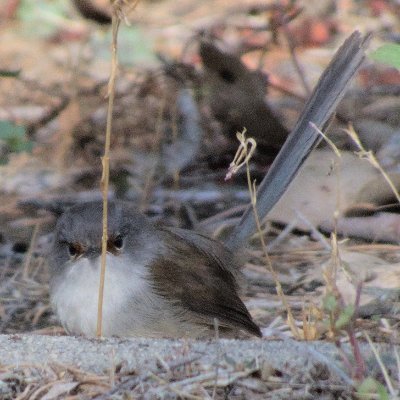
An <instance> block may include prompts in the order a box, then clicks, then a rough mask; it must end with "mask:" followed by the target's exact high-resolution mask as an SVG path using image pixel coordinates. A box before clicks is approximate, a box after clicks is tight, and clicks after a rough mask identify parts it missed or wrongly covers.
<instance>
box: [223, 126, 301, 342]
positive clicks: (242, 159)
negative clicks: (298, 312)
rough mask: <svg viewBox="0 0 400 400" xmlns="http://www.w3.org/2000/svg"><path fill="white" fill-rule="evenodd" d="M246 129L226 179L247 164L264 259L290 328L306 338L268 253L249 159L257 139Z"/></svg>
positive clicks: (297, 336) (249, 186)
mask: <svg viewBox="0 0 400 400" xmlns="http://www.w3.org/2000/svg"><path fill="white" fill-rule="evenodd" d="M245 134H246V130H243V132H238V133H236V137H237V139H238V140H239V142H240V145H239V148H238V150H237V152H236V154H235V157H234V159H233V161H232V162H231V164H230V165H229V171H228V173H227V175H226V178H225V179H229V178H230V177H231V176H232V175H233V174H235V173H236V172H237V171H238V170H239V169H240V168H241V167H242V166H244V165H245V166H246V175H247V184H248V190H249V193H250V197H251V205H252V208H253V213H254V219H255V222H256V227H257V233H258V235H259V238H260V242H261V247H262V252H263V255H264V259H265V261H266V265H267V266H268V269H269V271H270V273H271V275H272V277H273V279H274V282H275V287H276V292H277V294H278V296H279V298H280V299H281V301H282V304H283V306H284V308H285V310H286V312H287V321H288V325H289V327H290V330H291V331H292V334H293V335H294V336H295V337H296V338H299V339H304V338H305V337H304V332H303V333H301V332H300V330H299V329H298V328H297V326H296V321H295V319H294V316H293V313H292V310H291V308H290V306H289V303H288V301H287V299H286V296H285V295H284V293H283V289H282V285H281V283H280V282H279V278H278V275H277V273H276V272H275V270H274V268H273V266H272V262H271V259H270V257H269V255H268V250H267V245H266V243H265V239H264V235H263V231H262V228H261V222H260V219H259V216H258V213H257V190H256V182H255V181H254V182H252V180H251V176H250V166H249V161H250V159H251V156H252V154H253V153H254V150H255V148H256V141H255V140H254V139H252V138H246V135H245Z"/></svg>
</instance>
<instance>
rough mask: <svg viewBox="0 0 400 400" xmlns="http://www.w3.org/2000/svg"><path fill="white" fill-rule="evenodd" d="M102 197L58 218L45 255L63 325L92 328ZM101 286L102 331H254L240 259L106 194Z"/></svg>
mask: <svg viewBox="0 0 400 400" xmlns="http://www.w3.org/2000/svg"><path fill="white" fill-rule="evenodd" d="M101 239H102V203H101V202H100V201H96V202H89V203H84V204H80V205H77V206H75V207H72V208H71V209H70V210H69V211H67V212H65V213H64V215H63V216H62V217H61V218H60V219H59V221H58V223H57V228H56V235H55V242H54V247H53V251H52V254H51V256H50V266H51V283H50V292H51V301H52V304H53V307H54V309H55V310H56V312H57V314H58V316H59V318H60V320H61V323H62V325H63V326H64V328H65V329H66V331H67V332H69V333H75V334H83V335H85V336H95V334H96V321H97V302H98V288H99V279H100V273H99V271H100V255H101ZM106 265H107V268H106V276H105V287H104V302H103V304H104V306H103V321H104V322H103V335H104V336H114V335H115V336H154V337H163V336H168V337H171V336H174V337H175V336H196V337H199V336H202V335H204V334H207V331H208V329H209V328H211V327H212V326H213V321H214V318H218V321H219V325H220V327H221V329H222V330H229V328H242V329H244V330H246V331H248V332H250V333H252V334H255V335H258V336H260V335H261V333H260V329H259V328H258V326H257V325H256V324H255V323H254V322H253V320H252V318H251V316H250V314H249V312H248V311H247V309H246V307H245V305H244V304H243V303H242V301H241V300H240V298H239V296H238V294H237V292H238V285H237V276H238V274H239V265H238V263H237V262H236V261H235V257H234V256H233V253H232V252H230V251H229V250H228V249H227V248H226V247H225V246H224V245H223V244H222V243H220V242H218V241H216V240H213V239H210V238H208V237H206V236H203V235H201V234H199V233H195V232H193V231H188V230H184V229H177V228H167V227H161V226H156V225H154V224H152V223H151V222H150V221H149V220H148V219H147V218H146V217H145V216H144V215H142V214H140V213H138V212H137V211H135V210H134V208H133V206H132V205H129V204H127V203H123V202H111V203H110V204H109V208H108V242H107V261H106Z"/></svg>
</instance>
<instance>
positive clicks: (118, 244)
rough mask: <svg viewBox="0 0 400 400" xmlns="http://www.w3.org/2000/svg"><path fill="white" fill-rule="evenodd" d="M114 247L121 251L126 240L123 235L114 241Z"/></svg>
mask: <svg viewBox="0 0 400 400" xmlns="http://www.w3.org/2000/svg"><path fill="white" fill-rule="evenodd" d="M113 245H114V247H115V248H116V249H117V250H121V249H122V246H123V245H124V238H123V237H122V236H121V235H118V236H116V237H115V238H114V240H113Z"/></svg>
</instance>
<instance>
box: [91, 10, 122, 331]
mask: <svg viewBox="0 0 400 400" xmlns="http://www.w3.org/2000/svg"><path fill="white" fill-rule="evenodd" d="M119 25H120V19H119V18H118V16H117V15H116V14H115V13H113V17H112V45H111V52H112V58H111V75H110V81H109V84H108V109H107V127H106V140H105V144H104V156H103V157H102V159H101V162H102V167H103V174H102V177H101V187H102V192H103V236H102V243H101V270H100V283H99V299H98V304H97V328H96V335H97V336H98V337H100V336H101V335H102V323H103V297H104V280H105V274H106V255H107V240H108V237H107V224H108V214H107V210H108V184H109V179H110V143H111V130H112V112H113V107H114V96H115V79H116V76H117V69H118V59H117V50H118V46H117V45H118V29H119Z"/></svg>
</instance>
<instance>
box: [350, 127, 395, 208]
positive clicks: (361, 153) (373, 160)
mask: <svg viewBox="0 0 400 400" xmlns="http://www.w3.org/2000/svg"><path fill="white" fill-rule="evenodd" d="M345 132H346V133H347V134H348V135H349V136H350V138H351V139H352V140H353V142H354V143H355V144H356V146H357V147H358V148H359V151H358V152H356V154H357V155H358V156H359V157H360V158H365V159H367V160H368V162H369V163H370V164H371V165H372V166H373V167H374V168H376V169H377V170H378V171H379V172H380V173H381V174H382V176H383V178H384V179H385V181H386V182H387V184H388V185H389V187H390V189H391V191H392V192H393V194H394V195H395V197H396V200H397V202H398V203H400V194H399V192H398V190H397V189H396V186H395V185H394V184H393V182H392V180H391V179H390V177H389V175H388V174H387V173H386V171H385V170H384V169H383V168H382V166H381V165H380V164H379V161H378V160H377V159H376V157H375V155H374V154H373V153H372V151H371V150H368V151H367V150H366V149H365V147H364V146H363V144H362V143H361V141H360V138H359V137H358V135H357V133H356V131H355V130H354V128H353V127H352V126H350V127H349V129H346V130H345Z"/></svg>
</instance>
